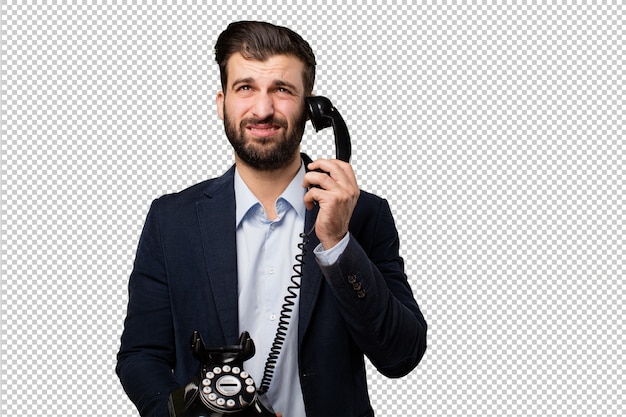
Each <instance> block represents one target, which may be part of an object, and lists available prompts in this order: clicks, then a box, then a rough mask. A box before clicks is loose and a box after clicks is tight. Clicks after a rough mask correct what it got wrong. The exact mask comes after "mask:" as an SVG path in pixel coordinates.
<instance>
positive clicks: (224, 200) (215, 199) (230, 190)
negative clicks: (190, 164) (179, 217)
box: [196, 167, 239, 343]
mask: <svg viewBox="0 0 626 417" xmlns="http://www.w3.org/2000/svg"><path fill="white" fill-rule="evenodd" d="M234 172H235V171H234V167H232V168H231V169H230V170H229V171H227V172H226V173H225V174H224V175H223V176H222V177H220V178H217V179H216V180H215V181H212V182H211V183H210V184H209V186H208V187H207V189H206V191H205V197H206V198H205V199H204V200H202V201H199V202H198V203H197V205H196V208H197V213H198V220H199V223H200V232H201V234H202V245H203V251H204V257H205V261H206V265H207V271H208V275H209V276H208V279H209V284H210V286H211V292H212V294H213V298H214V299H213V301H214V303H215V306H216V307H217V312H218V315H219V322H220V323H221V324H222V333H223V335H224V340H225V342H226V343H234V342H236V341H237V340H238V338H239V335H238V332H239V319H238V302H237V299H238V295H237V294H238V292H237V243H236V231H235V221H236V220H235V189H234Z"/></svg>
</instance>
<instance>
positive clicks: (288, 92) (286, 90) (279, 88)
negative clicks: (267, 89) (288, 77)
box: [276, 87, 291, 94]
mask: <svg viewBox="0 0 626 417" xmlns="http://www.w3.org/2000/svg"><path fill="white" fill-rule="evenodd" d="M276 91H278V92H279V93H286V94H291V90H289V89H287V88H285V87H278V88H277V89H276Z"/></svg>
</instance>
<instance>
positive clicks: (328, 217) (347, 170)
mask: <svg viewBox="0 0 626 417" xmlns="http://www.w3.org/2000/svg"><path fill="white" fill-rule="evenodd" d="M307 168H308V169H310V170H311V171H309V172H307V173H306V175H305V176H304V183H303V184H302V185H303V186H304V187H307V188H308V187H311V186H315V185H317V186H319V187H320V188H317V187H312V188H310V189H309V191H308V192H307V193H306V194H305V195H304V204H305V205H306V208H307V209H309V210H311V209H312V208H313V206H314V204H315V202H317V203H318V204H319V207H320V210H319V213H318V215H317V221H316V222H315V234H316V235H317V237H318V238H319V240H320V243H321V244H322V247H323V248H324V250H328V249H330V248H332V247H333V246H335V245H336V244H337V243H339V241H341V239H343V238H344V236H345V235H346V233H348V226H349V224H350V218H351V217H352V212H353V211H354V207H355V206H356V203H357V200H358V199H359V194H360V190H359V186H358V185H357V182H356V177H355V176H354V171H353V170H352V166H351V165H350V164H349V163H347V162H344V161H340V160H338V159H318V160H317V161H315V162H312V163H310V164H309V166H308V167H307ZM316 169H320V170H322V171H324V172H317V171H314V170H316ZM329 174H330V175H329Z"/></svg>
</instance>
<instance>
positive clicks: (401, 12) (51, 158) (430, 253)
mask: <svg viewBox="0 0 626 417" xmlns="http://www.w3.org/2000/svg"><path fill="white" fill-rule="evenodd" d="M211 3H223V5H213V4H211ZM227 3H228V4H230V5H226V4H227ZM261 3H263V4H261ZM333 3H334V4H329V5H322V4H317V5H315V6H313V5H307V4H305V2H303V1H300V2H297V3H296V4H285V3H284V2H282V1H277V0H274V1H271V2H258V3H248V4H246V3H244V2H241V1H234V2H199V1H196V2H190V3H189V4H186V3H184V2H181V1H179V2H173V3H161V2H158V3H157V2H152V1H133V2H128V3H126V2H121V1H115V2H110V1H99V2H93V3H91V2H90V3H86V2H79V1H72V2H69V1H68V2H66V1H48V2H38V1H29V2H24V3H22V2H13V1H7V0H3V1H1V2H0V10H1V31H0V36H1V45H0V47H1V58H2V59H1V69H0V70H1V75H0V77H1V82H2V84H1V93H2V103H1V110H2V114H1V122H2V124H1V135H2V148H1V162H2V167H1V169H2V171H1V175H2V214H1V215H2V300H1V301H2V303H1V304H2V306H1V312H2V317H1V320H2V321H1V326H2V329H1V330H2V356H1V360H2V363H1V366H2V369H1V373H2V394H1V395H2V397H1V400H2V403H1V409H0V411H1V414H2V415H9V416H21V415H35V414H37V415H39V414H41V415H54V416H57V415H58V416H82V415H97V416H101V415H102V416H103V415H107V416H120V415H129V416H132V415H137V414H136V411H135V409H134V407H133V405H132V404H131V403H130V401H129V400H128V399H127V397H126V396H125V394H124V392H123V390H122V388H121V386H120V384H119V382H118V380H117V377H116V376H115V373H114V367H115V363H116V361H115V355H116V352H117V349H118V347H119V336H120V333H121V331H122V322H123V319H124V316H125V309H126V302H127V292H126V286H127V280H128V275H129V273H130V270H131V267H132V262H133V259H134V252H135V248H136V244H137V240H138V237H139V234H140V231H141V228H142V225H143V221H144V218H145V215H146V213H147V210H148V207H149V205H150V202H151V201H152V199H154V198H156V197H158V196H160V195H162V194H164V193H169V192H173V191H177V190H181V189H183V188H185V187H187V186H189V185H192V184H194V183H196V182H199V181H202V180H204V179H206V178H209V177H213V176H216V175H219V174H221V173H222V172H223V171H224V170H226V169H227V168H228V167H229V166H230V164H231V163H232V154H231V151H230V148H229V146H228V144H227V141H226V139H225V138H224V136H223V130H222V125H221V122H220V121H219V120H218V119H217V117H216V114H215V105H214V96H215V93H216V92H217V90H218V89H219V79H218V72H217V68H216V65H215V64H214V63H213V61H212V59H213V57H212V48H213V45H214V42H215V40H216V38H217V35H218V34H219V33H220V32H221V31H222V30H223V29H224V28H225V27H226V25H227V24H228V23H229V22H231V21H233V20H239V19H259V20H267V21H271V22H274V23H277V24H281V25H286V26H289V27H291V28H293V29H294V30H296V31H298V32H299V33H301V34H302V35H303V36H304V37H305V38H306V39H307V40H309V42H310V43H311V45H312V47H313V49H314V51H315V52H316V55H317V58H318V62H319V65H318V79H317V82H316V88H315V90H316V92H317V93H318V94H322V95H327V96H329V97H331V98H332V99H333V101H334V102H335V104H336V106H337V107H338V109H339V110H340V111H341V113H342V114H343V116H344V118H345V119H346V121H347V122H348V125H349V128H350V131H351V134H352V137H353V148H354V152H353V165H354V167H355V170H356V173H357V176H358V179H359V182H360V185H361V187H362V188H364V189H366V190H369V191H372V192H375V193H377V194H379V195H381V196H383V197H386V198H387V199H388V200H389V201H390V204H391V206H392V210H393V212H394V214H395V218H396V222H397V225H398V228H399V231H400V234H401V243H402V247H401V250H402V254H403V256H404V257H405V259H406V264H407V272H408V274H409V277H410V281H411V285H412V288H413V290H414V292H415V296H416V298H417V300H418V302H419V303H420V306H421V308H422V309H423V312H424V315H425V316H426V319H427V321H428V323H429V326H430V327H429V334H428V344H429V348H428V351H427V353H426V355H425V357H424V359H423V361H422V362H421V363H420V365H419V366H418V367H417V369H416V370H414V371H413V372H411V373H410V374H409V375H408V376H406V377H404V378H401V379H398V380H389V379H386V378H384V377H383V376H381V375H380V374H378V373H377V372H376V371H375V370H374V369H373V368H372V367H371V366H370V367H369V370H370V372H369V383H370V393H371V397H372V402H373V405H374V408H375V410H376V411H377V413H376V414H377V415H378V416H416V415H421V416H484V415H507V416H509V415H515V416H538V415H540V416H552V415H569V416H618V415H623V414H624V400H623V387H624V385H625V383H626V381H625V380H624V348H623V345H624V329H623V317H624V307H623V305H624V276H625V275H626V274H625V270H624V254H625V245H624V235H625V232H626V231H625V227H624V220H625V215H624V205H625V204H624V203H625V201H624V195H625V190H624V174H625V172H624V165H625V163H626V161H625V160H624V159H625V158H624V156H625V151H624V137H625V134H624V133H625V132H624V121H623V119H624V94H625V91H624V55H625V53H626V51H624V23H625V22H624V13H625V11H624V6H623V5H622V2H618V1H604V2H598V4H595V5H592V4H588V3H586V2H582V1H578V2H558V3H559V4H558V5H554V4H551V3H552V2H529V4H522V2H509V1H506V2H505V1H499V2H495V3H494V4H490V3H489V2H478V1H474V2H469V1H468V2H462V4H459V5H452V4H450V2H446V3H445V4H444V3H442V2H428V3H427V4H421V5H420V4H411V3H414V2H410V1H403V2H398V3H400V4H393V3H396V2H384V3H383V2H380V3H375V2H367V3H362V2H358V4H357V3H355V4H352V5H349V4H345V5H338V4H341V3H349V2H333ZM386 3H389V4H386ZM308 129H309V130H307V132H306V135H305V139H304V150H305V151H307V152H308V153H310V154H311V155H313V156H331V155H332V153H333V149H332V136H331V133H330V132H321V133H319V134H315V133H314V132H313V131H312V128H310V127H309V128H308ZM330 354H332V352H329V355H330Z"/></svg>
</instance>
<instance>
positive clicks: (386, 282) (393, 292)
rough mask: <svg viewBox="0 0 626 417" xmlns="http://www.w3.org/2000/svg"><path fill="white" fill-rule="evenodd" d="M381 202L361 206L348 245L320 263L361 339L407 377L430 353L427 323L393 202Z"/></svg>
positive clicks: (386, 367) (383, 363) (392, 372)
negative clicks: (406, 263) (328, 261)
mask: <svg viewBox="0 0 626 417" xmlns="http://www.w3.org/2000/svg"><path fill="white" fill-rule="evenodd" d="M375 202H377V204H376V203H374V205H375V207H373V208H370V209H368V210H367V211H366V212H363V211H362V210H361V212H357V211H355V214H354V215H353V219H352V222H351V230H350V233H351V237H350V241H349V243H348V246H347V247H346V249H345V250H344V252H343V253H342V254H341V255H340V256H339V258H338V260H337V262H335V263H334V264H332V265H328V266H324V265H321V264H320V268H321V269H322V273H323V274H324V276H325V278H326V281H327V282H328V283H329V285H330V287H331V289H332V291H333V293H334V294H335V297H336V299H337V308H338V309H339V311H340V314H341V315H342V317H343V318H344V320H345V322H346V325H347V326H348V328H349V329H350V332H351V335H352V338H353V339H354V341H355V342H356V344H357V345H358V346H359V347H360V348H361V350H362V351H363V353H364V354H365V355H367V357H368V358H369V359H370V361H371V362H372V364H373V365H374V366H375V367H376V368H377V369H378V371H379V372H381V373H382V374H383V375H386V376H388V377H401V376H404V375H406V374H408V373H409V372H410V371H411V370H413V369H414V368H415V367H416V366H417V364H418V363H419V361H420V359H421V358H422V356H423V355H424V352H425V350H426V330H427V325H426V321H425V320H424V317H423V315H422V313H421V311H420V309H419V307H418V304H417V302H416V301H415V298H414V297H413V293H412V290H411V288H410V286H409V284H408V281H407V277H406V274H405V273H404V261H403V259H402V258H401V257H400V255H399V239H398V232H397V230H396V227H395V224H394V221H393V217H392V214H391V210H390V209H389V205H388V203H387V201H386V200H383V199H376V200H375ZM357 207H358V206H357Z"/></svg>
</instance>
